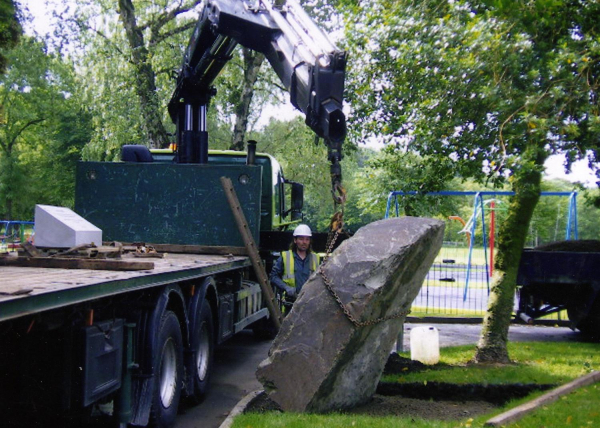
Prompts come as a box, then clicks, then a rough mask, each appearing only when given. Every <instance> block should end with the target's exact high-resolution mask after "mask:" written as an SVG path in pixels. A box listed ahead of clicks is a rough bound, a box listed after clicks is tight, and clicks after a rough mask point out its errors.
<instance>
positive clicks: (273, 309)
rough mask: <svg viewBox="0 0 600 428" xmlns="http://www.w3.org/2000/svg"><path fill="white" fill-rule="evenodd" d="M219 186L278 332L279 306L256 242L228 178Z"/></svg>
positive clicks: (279, 323) (280, 317) (280, 318)
mask: <svg viewBox="0 0 600 428" xmlns="http://www.w3.org/2000/svg"><path fill="white" fill-rule="evenodd" d="M221 185H222V186H223V190H224V191H225V196H227V202H229V207H230V208H231V212H232V213H233V217H234V219H235V222H236V224H237V227H238V230H239V231H240V235H242V239H243V240H244V245H245V246H246V251H247V252H248V256H249V257H250V261H251V262H252V266H253V267H254V272H255V273H256V277H257V278H258V283H259V284H260V288H261V290H262V292H263V295H264V296H265V302H266V303H267V308H268V309H269V313H270V314H271V317H272V318H273V323H274V324H275V327H276V328H277V330H279V328H280V327H281V320H282V316H281V311H280V310H279V306H277V305H276V304H275V295H274V293H273V290H272V289H271V285H270V284H269V280H268V277H267V272H266V271H265V267H264V265H263V263H262V260H261V259H260V255H259V254H258V248H257V247H256V242H255V241H254V238H253V237H252V234H251V233H250V230H249V228H248V223H247V222H246V217H245V216H244V212H243V211H242V207H241V206H240V201H239V199H238V197H237V194H236V193H235V189H234V188H233V184H232V183H231V180H230V179H229V178H227V177H221Z"/></svg>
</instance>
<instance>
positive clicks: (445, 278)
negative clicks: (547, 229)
mask: <svg viewBox="0 0 600 428" xmlns="http://www.w3.org/2000/svg"><path fill="white" fill-rule="evenodd" d="M416 194H418V193H417V192H402V191H395V192H390V194H389V196H388V199H387V207H386V213H385V217H386V218H388V217H390V216H393V215H394V214H395V215H396V216H398V215H399V211H400V204H399V198H401V197H402V196H404V195H416ZM513 194H514V193H513V192H507V191H443V192H430V193H426V195H439V196H463V197H464V196H467V197H469V196H472V197H473V210H472V215H471V217H470V218H469V219H467V220H466V221H464V220H462V219H459V217H458V216H453V217H451V218H450V219H451V220H458V221H461V220H462V223H463V228H462V230H461V232H462V233H464V234H466V235H467V239H468V244H467V257H466V259H467V261H466V263H465V264H459V265H456V264H455V260H453V259H454V257H452V258H449V257H443V258H442V260H441V263H435V264H434V266H433V267H432V271H430V276H429V278H430V279H433V283H434V285H435V284H437V285H435V286H434V287H425V286H424V287H423V288H422V294H423V296H419V298H421V297H423V299H422V300H424V301H425V302H426V303H425V305H426V308H427V309H426V312H428V311H429V309H431V308H429V305H430V304H431V303H432V302H433V304H434V305H436V307H435V308H434V309H433V310H434V312H439V313H446V312H444V309H443V308H437V306H438V305H443V304H445V302H444V301H443V300H444V299H447V297H446V296H444V297H438V294H439V293H441V292H445V293H446V295H450V294H452V295H453V296H451V298H450V300H451V301H452V302H453V303H452V304H453V305H455V307H456V308H452V309H453V310H452V313H454V314H461V312H454V309H456V310H457V311H460V310H459V309H458V308H457V306H458V304H457V302H456V300H458V299H459V297H458V296H454V294H455V293H456V294H458V289H457V288H456V286H453V285H452V283H461V284H463V286H462V296H461V300H462V301H463V302H466V303H464V304H463V305H462V308H463V309H464V310H466V312H468V313H469V314H481V313H482V312H484V311H485V308H486V305H485V302H483V303H482V304H479V303H477V304H474V302H473V301H472V300H473V299H480V298H484V297H483V295H482V294H483V292H484V290H483V289H481V288H482V286H486V288H487V295H489V289H490V283H489V282H490V280H489V278H490V277H491V276H492V273H493V259H494V246H495V240H494V236H495V230H496V211H497V210H499V205H500V203H501V201H500V199H499V198H500V197H503V196H511V195H513ZM541 196H543V197H547V196H559V197H568V199H569V203H568V212H567V223H566V230H565V239H566V240H571V239H578V224H577V192H542V193H541ZM486 211H487V212H488V213H489V216H488V219H489V223H488V222H486V217H485V215H486ZM557 224H558V223H557ZM488 225H489V228H488ZM461 232H459V233H461ZM478 233H481V236H480V237H479V240H477V239H476V238H477V234H478ZM477 242H479V244H477ZM478 245H482V247H483V248H482V250H483V253H484V263H482V264H478V265H474V263H473V261H474V250H476V247H478ZM479 251H480V250H479ZM436 269H437V271H435V270H436ZM483 269H485V273H484V274H483V275H482V270H483ZM473 270H474V271H475V275H476V276H477V274H479V276H478V277H477V278H476V281H475V282H476V284H477V285H478V287H477V286H476V287H475V288H479V289H476V290H473V293H474V294H473V295H472V296H469V293H470V292H471V290H470V285H471V284H470V282H471V281H472V277H473V275H472V271H473ZM448 273H450V275H448ZM450 277H452V279H451V280H450ZM440 283H443V284H440ZM457 285H458V284H457ZM451 287H454V288H452V290H450V288H451ZM441 288H445V289H446V290H445V291H444V290H440V289H441ZM425 294H427V295H426V296H425ZM467 300H468V302H467ZM415 304H417V303H416V302H415ZM540 316H542V315H540Z"/></svg>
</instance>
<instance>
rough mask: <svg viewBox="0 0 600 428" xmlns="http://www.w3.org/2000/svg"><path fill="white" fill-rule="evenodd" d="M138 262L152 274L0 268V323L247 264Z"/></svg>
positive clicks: (222, 259) (238, 259)
mask: <svg viewBox="0 0 600 428" xmlns="http://www.w3.org/2000/svg"><path fill="white" fill-rule="evenodd" d="M131 260H139V259H131ZM143 260H144V261H151V262H153V263H154V269H151V270H144V271H107V270H90V269H49V268H33V267H31V268H30V267H11V266H6V267H0V321H5V320H9V319H13V318H18V317H20V316H23V315H28V314H33V313H38V312H42V311H46V310H50V309H57V308H60V307H64V306H68V305H71V304H75V303H82V302H85V301H90V300H94V299H98V298H102V297H108V296H113V295H117V294H121V293H125V292H128V291H132V290H141V289H145V288H150V287H154V286H158V285H163V284H168V283H172V282H177V281H185V280H191V279H195V278H202V277H205V276H208V275H214V274H217V273H221V272H225V271H229V270H233V269H237V268H241V267H246V266H250V265H251V262H250V259H249V258H248V257H245V256H218V255H199V254H166V255H165V257H164V258H162V259H159V258H151V259H143Z"/></svg>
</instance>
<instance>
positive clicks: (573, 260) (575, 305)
mask: <svg viewBox="0 0 600 428" xmlns="http://www.w3.org/2000/svg"><path fill="white" fill-rule="evenodd" d="M598 266H600V241H592V240H589V241H585V240H583V241H561V242H555V243H551V244H548V245H545V246H541V247H537V248H535V249H525V250H524V251H523V253H522V256H521V264H520V266H519V272H518V275H517V284H518V286H519V308H518V311H517V317H518V318H520V319H522V320H524V321H525V322H528V323H532V322H533V320H535V319H538V318H541V317H543V316H546V315H549V314H552V313H556V312H560V311H563V310H566V311H567V314H568V317H569V325H570V327H571V328H572V329H573V330H575V329H578V330H580V331H581V332H582V333H584V334H586V335H589V336H592V337H598V336H600V279H599V278H598V275H597V274H596V269H597V267H598Z"/></svg>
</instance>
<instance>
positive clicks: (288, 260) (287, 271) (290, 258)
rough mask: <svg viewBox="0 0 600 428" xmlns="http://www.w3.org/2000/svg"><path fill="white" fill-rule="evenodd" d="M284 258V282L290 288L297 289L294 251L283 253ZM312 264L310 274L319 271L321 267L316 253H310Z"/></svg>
mask: <svg viewBox="0 0 600 428" xmlns="http://www.w3.org/2000/svg"><path fill="white" fill-rule="evenodd" d="M281 257H282V258H283V276H282V278H281V279H283V282H285V283H286V284H287V285H288V286H290V287H294V288H296V276H295V275H294V252H293V251H292V250H288V251H284V252H282V253H281ZM308 257H309V262H310V265H309V266H310V272H311V273H312V272H314V271H316V270H317V267H318V266H319V257H318V256H317V255H316V254H315V253H312V252H310V253H308Z"/></svg>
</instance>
